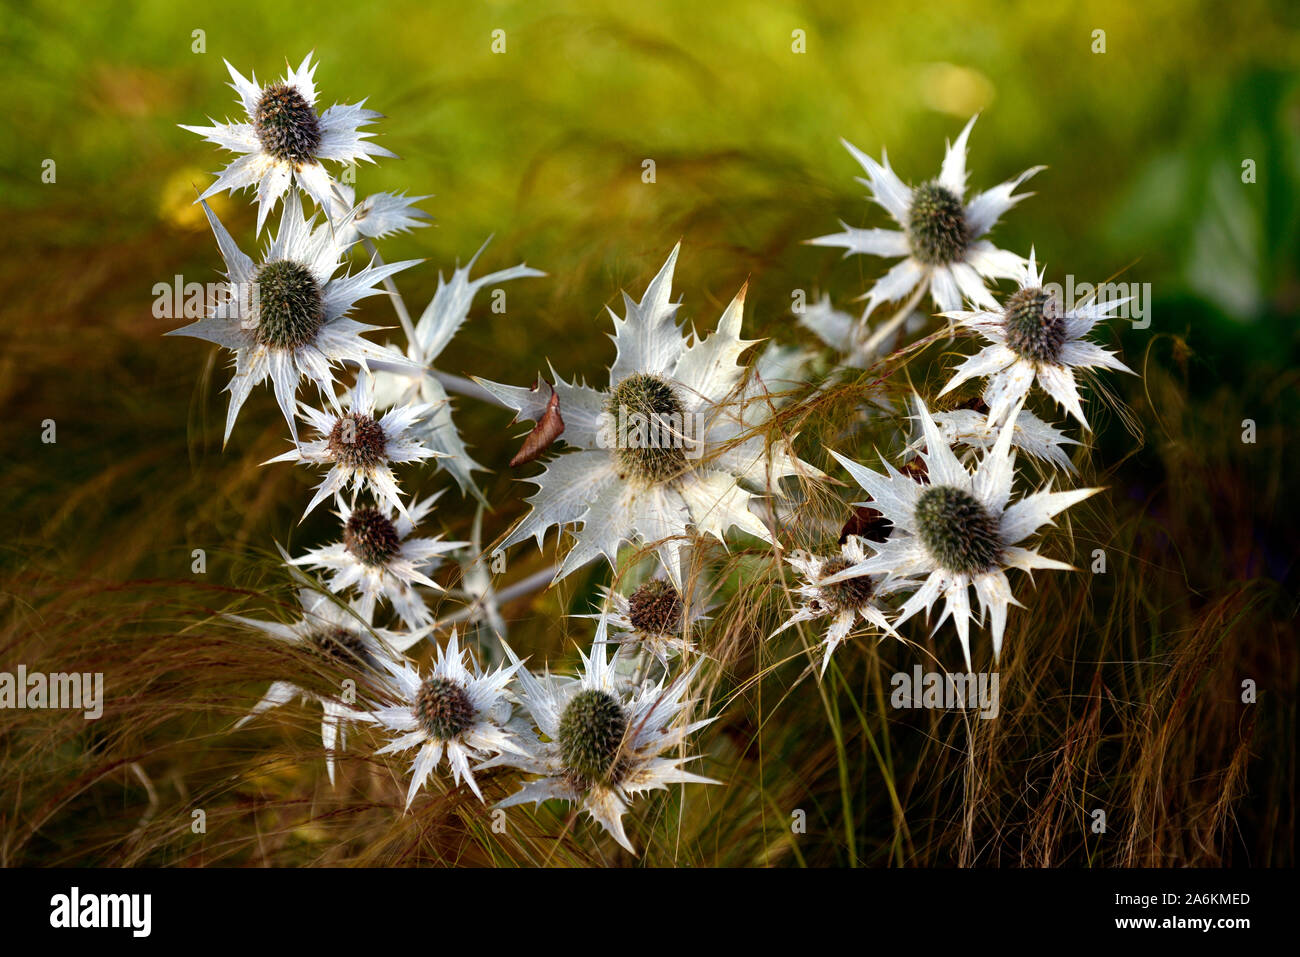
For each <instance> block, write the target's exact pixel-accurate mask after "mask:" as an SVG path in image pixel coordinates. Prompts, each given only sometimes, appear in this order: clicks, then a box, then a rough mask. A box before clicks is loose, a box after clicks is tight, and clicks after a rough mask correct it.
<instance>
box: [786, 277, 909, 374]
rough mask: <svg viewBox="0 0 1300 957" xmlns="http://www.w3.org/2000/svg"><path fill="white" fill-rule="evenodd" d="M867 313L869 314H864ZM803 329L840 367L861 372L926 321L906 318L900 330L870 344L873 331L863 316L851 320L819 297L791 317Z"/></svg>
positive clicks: (849, 316)
mask: <svg viewBox="0 0 1300 957" xmlns="http://www.w3.org/2000/svg"><path fill="white" fill-rule="evenodd" d="M868 314H869V313H868ZM795 318H796V319H797V321H798V322H799V325H801V326H803V327H804V328H805V329H807V330H808V331H809V332H811V333H812V334H813V335H815V336H816V337H817V338H818V339H820V340H821V341H822V342H823V343H824V344H825V345H827V346H828V347H830V348H831V349H832V350H834V351H835V352H836V353H838V354H839V355H840V357H841V359H840V364H841V365H843V366H846V367H847V368H850V369H865V368H867V367H868V366H870V365H871V364H872V363H873V362H875V361H876V359H878V358H880V357H881V356H883V355H886V354H888V353H889V352H890V351H892V350H893V349H894V348H895V347H896V346H897V345H898V343H899V340H900V339H901V338H902V336H903V335H905V334H906V333H910V332H915V331H916V330H917V329H919V328H920V327H921V326H922V325H924V323H925V321H926V317H925V316H924V315H923V314H921V313H920V312H913V313H912V314H910V315H909V316H908V317H907V321H906V322H905V323H904V324H903V326H902V327H895V329H894V331H893V332H892V333H886V334H885V335H884V336H883V338H881V339H880V340H879V341H875V342H873V341H872V336H871V335H870V333H871V332H872V331H873V330H872V329H871V328H870V327H869V326H868V324H867V315H866V314H864V315H863V317H862V318H861V319H858V318H855V317H854V316H852V315H850V314H849V313H847V312H844V311H843V310H842V309H836V308H835V307H834V306H832V305H831V297H830V296H828V295H825V294H823V295H822V296H821V297H820V298H819V299H818V300H817V301H816V302H811V303H808V304H807V305H806V306H804V308H803V309H802V310H801V311H799V312H798V313H796V314H795ZM868 343H871V344H870V347H868Z"/></svg>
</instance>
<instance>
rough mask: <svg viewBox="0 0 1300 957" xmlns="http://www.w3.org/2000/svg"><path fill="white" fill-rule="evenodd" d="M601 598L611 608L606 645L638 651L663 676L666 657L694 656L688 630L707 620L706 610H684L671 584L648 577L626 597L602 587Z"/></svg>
mask: <svg viewBox="0 0 1300 957" xmlns="http://www.w3.org/2000/svg"><path fill="white" fill-rule="evenodd" d="M603 598H604V603H605V604H607V605H609V606H611V607H610V610H609V611H608V612H605V613H604V617H605V619H606V620H607V622H608V624H609V626H610V627H611V628H612V629H613V633H612V634H610V635H609V638H608V640H609V641H610V642H612V643H615V644H621V645H623V646H624V647H625V648H626V649H627V650H628V652H629V653H635V652H641V653H643V654H645V655H648V656H650V657H652V658H654V659H655V660H656V661H657V662H659V664H660V666H661V667H662V668H663V670H664V673H665V674H667V673H668V661H669V659H670V658H672V657H674V656H679V655H680V656H681V657H683V658H684V657H686V656H688V655H691V654H694V652H695V644H694V642H692V641H691V637H690V636H691V630H692V628H693V627H694V626H695V623H696V622H698V621H701V620H704V619H706V618H707V617H708V615H706V614H705V612H706V611H707V608H705V607H704V606H703V605H701V604H699V603H695V602H692V603H691V604H690V606H689V607H688V606H687V603H686V601H685V600H684V599H683V597H682V593H681V592H680V591H679V590H678V588H677V586H676V585H674V584H673V583H672V582H670V581H668V580H667V579H664V578H652V579H650V580H649V581H647V582H643V583H642V584H640V585H638V586H637V587H636V588H635V589H634V590H633V591H632V593H631V594H628V595H624V594H623V593H621V592H619V591H616V590H615V589H613V588H606V589H605V590H604V595H603ZM588 617H594V618H599V617H601V616H600V615H592V616H588Z"/></svg>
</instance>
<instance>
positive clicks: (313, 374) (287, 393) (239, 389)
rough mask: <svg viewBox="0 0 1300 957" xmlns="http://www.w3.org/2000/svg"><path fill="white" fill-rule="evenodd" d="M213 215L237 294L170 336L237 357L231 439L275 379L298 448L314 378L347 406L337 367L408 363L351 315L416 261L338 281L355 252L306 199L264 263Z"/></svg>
mask: <svg viewBox="0 0 1300 957" xmlns="http://www.w3.org/2000/svg"><path fill="white" fill-rule="evenodd" d="M203 211H204V212H205V213H206V214H207V216H208V222H209V223H211V224H212V231H213V233H214V234H216V238H217V245H218V247H220V249H221V256H222V258H223V259H224V260H225V262H226V270H227V271H226V276H227V279H228V280H229V283H228V285H229V288H228V290H227V292H228V295H227V297H226V298H225V299H224V300H223V301H222V302H220V303H218V304H217V305H216V306H215V307H214V308H213V309H212V311H211V314H210V315H208V316H205V317H204V318H202V319H200V320H198V321H197V322H194V323H191V324H190V325H188V326H183V327H182V328H180V329H173V330H172V331H171V332H169V333H167V335H171V336H192V337H194V338H195V339H203V340H206V341H207V342H214V343H216V344H217V345H219V346H221V347H223V348H226V349H229V350H231V351H232V352H233V353H234V355H235V374H234V376H233V377H232V378H231V380H230V383H229V384H228V385H227V386H226V391H227V392H229V393H230V408H229V411H228V412H227V414H226V432H225V439H226V440H228V439H229V438H230V433H231V430H232V429H233V428H234V427H235V420H236V418H238V416H239V410H240V409H241V408H243V405H244V402H245V400H247V398H248V396H249V393H250V392H252V391H253V387H254V386H255V385H258V384H259V383H261V382H262V381H264V380H265V379H267V378H268V377H269V378H270V379H271V383H272V385H273V386H274V388H275V398H276V401H277V402H278V403H279V404H280V411H281V412H282V413H283V414H284V418H285V421H286V422H288V424H289V433H290V435H292V436H293V440H294V443H295V444H296V443H297V441H298V425H297V421H296V419H295V416H294V411H295V402H296V399H295V397H296V395H297V391H298V383H299V381H300V380H301V379H302V378H303V377H304V376H305V377H306V378H307V379H308V380H310V381H311V382H313V383H315V385H316V388H317V389H318V390H319V391H320V392H321V393H322V394H324V395H325V396H326V397H327V398H329V400H330V401H331V403H333V404H334V406H335V407H336V408H338V407H339V405H338V399H337V397H336V396H335V394H334V382H335V374H334V370H333V369H332V368H331V367H332V366H336V365H338V364H340V363H342V362H345V361H346V362H354V363H356V364H358V365H359V366H361V368H363V369H365V368H367V363H368V362H371V361H374V360H376V359H382V360H385V361H386V363H387V364H389V365H391V364H393V363H398V364H402V363H403V362H404V360H403V359H402V357H401V354H400V353H397V352H395V351H393V350H391V349H386V348H383V347H380V346H378V345H375V344H374V343H373V342H368V341H367V340H365V339H363V338H361V336H362V334H363V333H366V332H369V331H371V330H373V329H376V328H378V327H377V326H369V325H365V324H364V323H360V322H357V321H356V320H354V319H349V318H347V313H348V312H349V311H350V310H351V309H352V307H353V306H354V305H355V304H356V303H357V302H358V301H360V300H361V299H364V298H366V297H367V296H374V295H377V294H379V293H380V292H382V290H380V289H376V288H375V286H376V284H377V283H379V282H381V281H383V280H384V279H385V278H387V277H388V276H391V275H393V274H394V273H397V272H400V271H401V270H403V269H406V268H408V267H410V266H414V265H415V264H416V260H409V261H406V262H399V263H389V264H387V265H384V266H366V267H364V268H362V269H360V270H359V271H357V272H356V273H351V274H344V275H340V276H336V275H335V273H337V272H338V270H339V266H340V263H341V262H342V259H343V257H344V255H345V254H346V252H347V246H346V245H345V244H343V243H342V242H341V241H340V233H339V232H337V231H336V229H335V228H334V227H333V226H331V224H329V223H324V224H322V225H319V226H316V225H314V224H315V219H316V217H315V216H313V217H312V218H311V219H307V218H305V217H304V215H303V210H302V204H301V202H300V201H299V200H298V194H297V193H296V192H293V193H290V194H289V198H288V199H287V200H285V204H284V212H283V214H282V215H281V217H280V229H279V232H277V234H276V236H275V238H274V239H272V240H271V243H270V246H269V248H268V249H267V252H266V255H265V258H264V259H263V261H262V262H261V263H260V264H259V263H254V262H253V260H252V259H250V258H249V257H248V256H246V255H244V253H242V252H241V251H240V250H239V247H238V246H236V245H235V241H234V240H233V239H231V237H230V233H228V232H226V228H225V227H224V226H222V225H221V221H220V220H219V219H217V217H216V215H215V214H214V213H213V212H212V210H211V209H209V208H208V204H207V203H204V204H203Z"/></svg>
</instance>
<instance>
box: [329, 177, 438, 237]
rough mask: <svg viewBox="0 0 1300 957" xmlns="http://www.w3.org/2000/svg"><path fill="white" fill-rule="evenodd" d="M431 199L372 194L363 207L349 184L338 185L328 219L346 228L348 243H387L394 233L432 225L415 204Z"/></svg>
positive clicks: (333, 195) (331, 196)
mask: <svg viewBox="0 0 1300 957" xmlns="http://www.w3.org/2000/svg"><path fill="white" fill-rule="evenodd" d="M429 198H430V197H428V196H407V195H406V194H405V193H371V194H370V195H369V196H367V197H366V198H365V199H363V200H362V201H361V202H360V203H358V202H357V201H356V190H355V189H353V188H352V187H351V186H348V185H347V184H346V183H335V184H334V189H333V191H332V192H331V193H330V205H329V207H328V209H329V218H330V219H331V220H336V221H338V222H339V223H341V224H343V226H342V227H341V228H342V229H344V230H345V231H347V230H350V231H351V235H350V236H349V235H346V234H345V235H344V237H343V238H344V240H347V239H349V238H350V239H353V240H357V239H361V238H363V237H364V238H366V239H384V238H385V237H387V236H392V235H394V234H395V233H406V232H410V231H411V230H412V229H418V228H421V227H423V226H428V225H429V224H428V223H427V222H425V220H427V219H428V218H429V214H428V213H426V212H425V211H424V210H422V209H420V208H418V207H417V206H416V205H415V204H416V203H418V202H419V201H420V200H422V199H429Z"/></svg>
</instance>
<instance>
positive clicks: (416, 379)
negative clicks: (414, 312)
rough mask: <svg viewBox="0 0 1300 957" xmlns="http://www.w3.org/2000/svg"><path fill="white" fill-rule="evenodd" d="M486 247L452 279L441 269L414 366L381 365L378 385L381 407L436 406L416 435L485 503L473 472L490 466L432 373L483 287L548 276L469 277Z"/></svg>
mask: <svg viewBox="0 0 1300 957" xmlns="http://www.w3.org/2000/svg"><path fill="white" fill-rule="evenodd" d="M488 242H491V240H490V239H489V240H488ZM486 248H487V243H486V242H485V243H484V244H483V245H482V247H480V248H479V251H478V252H476V253H475V254H474V256H473V257H472V258H471V259H470V261H469V262H468V263H466V264H465V265H464V266H458V267H457V268H456V269H455V270H454V271H453V272H452V274H451V278H450V279H449V280H444V279H443V277H442V274H441V273H439V274H438V288H437V290H436V291H435V292H434V295H433V299H432V300H431V301H430V302H429V305H428V307H427V308H426V309H425V310H424V313H423V314H422V315H421V316H420V320H419V322H417V323H416V326H415V339H414V340H412V341H411V342H408V343H407V345H406V355H407V357H408V358H409V360H410V365H413V366H414V367H415V370H414V371H408V369H409V366H408V367H407V368H398V369H386V368H384V369H381V371H380V372H379V373H378V375H377V384H376V401H377V402H378V404H379V406H380V408H385V407H387V406H390V405H407V404H411V403H414V402H424V403H427V404H430V405H432V406H433V411H432V412H431V413H430V414H429V416H428V417H426V418H425V419H424V420H422V422H421V423H420V427H419V431H418V433H417V434H418V435H419V437H420V438H421V440H422V441H423V442H424V443H425V444H426V445H428V446H429V447H430V448H432V449H433V450H434V451H435V452H437V453H439V455H440V456H441V457H440V458H439V459H438V463H437V464H438V465H439V466H440V467H441V468H445V469H446V470H447V471H448V472H449V473H451V477H452V478H453V479H455V480H456V484H457V485H458V486H460V490H461V491H462V492H470V493H472V494H473V495H474V496H475V497H476V498H478V499H479V500H480V501H482V502H483V504H485V505H486V504H487V500H486V499H484V498H483V494H482V493H481V492H480V491H479V489H478V487H477V486H476V485H475V484H474V478H473V476H472V475H471V473H472V472H476V471H478V472H482V471H486V470H485V469H484V468H483V466H481V465H479V464H478V463H477V462H475V461H474V459H473V458H471V457H470V454H469V451H468V449H466V447H465V443H464V441H463V440H462V439H461V437H460V433H459V432H457V430H456V424H455V423H454V422H453V421H452V418H451V402H450V400H449V399H448V398H447V391H446V390H445V389H444V388H443V386H442V383H441V382H439V381H438V379H437V377H436V376H435V375H434V373H433V364H434V362H435V361H436V360H437V358H438V356H439V355H441V354H442V350H443V349H445V348H446V347H447V343H449V342H450V341H451V338H452V336H454V335H455V334H456V330H458V329H459V328H460V327H461V325H462V324H463V323H464V322H465V320H466V319H467V318H469V310H470V306H471V305H472V304H473V302H474V296H475V294H476V293H477V292H478V291H479V290H480V289H482V288H483V287H484V286H489V285H494V284H497V283H503V282H508V281H509V280H511V279H524V278H527V277H530V276H545V275H546V273H544V272H541V271H540V270H537V269H533V268H531V267H529V266H527V265H525V264H523V263H520V264H519V265H518V266H512V267H511V268H509V269H502V270H499V271H498V272H493V273H488V274H487V275H486V276H479V277H478V278H477V279H470V278H469V274H470V270H471V269H473V268H474V263H475V262H477V261H478V257H479V256H481V255H482V254H483V250H484V249H486Z"/></svg>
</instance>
